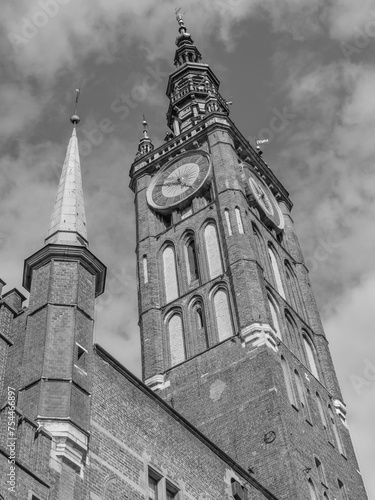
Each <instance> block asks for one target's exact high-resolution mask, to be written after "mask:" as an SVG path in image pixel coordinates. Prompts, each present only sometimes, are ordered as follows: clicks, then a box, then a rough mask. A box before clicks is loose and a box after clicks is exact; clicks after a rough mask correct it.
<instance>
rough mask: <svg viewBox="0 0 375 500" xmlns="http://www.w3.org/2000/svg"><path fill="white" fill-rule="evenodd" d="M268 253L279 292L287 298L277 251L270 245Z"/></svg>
mask: <svg viewBox="0 0 375 500" xmlns="http://www.w3.org/2000/svg"><path fill="white" fill-rule="evenodd" d="M268 255H269V258H270V262H271V267H272V271H273V276H274V278H275V282H276V289H277V291H278V292H279V294H280V295H281V296H282V298H283V299H285V292H284V288H283V282H282V280H281V274H280V270H279V266H278V264H277V258H276V255H275V251H274V249H273V248H272V247H271V245H268Z"/></svg>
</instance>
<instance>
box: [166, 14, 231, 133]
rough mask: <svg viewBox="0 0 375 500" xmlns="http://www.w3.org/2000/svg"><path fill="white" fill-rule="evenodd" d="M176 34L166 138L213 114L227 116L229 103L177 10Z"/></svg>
mask: <svg viewBox="0 0 375 500" xmlns="http://www.w3.org/2000/svg"><path fill="white" fill-rule="evenodd" d="M176 19H177V22H178V24H179V28H178V31H179V36H178V37H177V39H176V45H177V50H176V55H175V59H174V64H175V66H177V69H175V71H174V72H173V73H172V74H171V75H170V77H169V81H168V87H167V96H168V97H169V99H170V104H169V109H168V112H167V124H168V127H169V128H170V129H171V130H172V131H173V136H171V134H172V133H169V134H168V135H167V136H166V140H169V139H170V138H171V137H175V136H178V135H179V134H181V133H183V132H185V131H186V130H188V129H189V128H191V127H194V126H195V125H196V124H197V123H199V122H200V121H201V120H204V119H205V118H206V117H207V116H208V115H210V114H212V113H221V114H225V115H229V106H228V103H227V101H226V100H225V99H223V97H222V96H221V95H220V93H219V86H220V82H219V80H218V79H217V77H216V76H215V74H214V73H213V71H212V70H211V69H210V67H209V65H208V64H205V63H202V62H201V59H202V56H201V54H200V52H199V50H198V49H197V47H196V46H195V45H194V40H193V39H192V37H191V35H190V33H188V32H187V28H186V26H185V23H184V16H183V14H180V13H179V11H177V12H176Z"/></svg>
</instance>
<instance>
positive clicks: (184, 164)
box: [147, 151, 211, 212]
mask: <svg viewBox="0 0 375 500" xmlns="http://www.w3.org/2000/svg"><path fill="white" fill-rule="evenodd" d="M210 174H211V162H210V158H209V156H208V154H207V153H206V152H204V151H194V153H192V152H190V151H189V152H187V153H183V154H182V155H180V156H179V157H178V158H177V159H174V160H172V161H171V162H169V163H167V164H166V165H165V166H164V167H163V168H162V169H161V170H160V171H159V172H158V173H157V174H156V175H155V177H154V178H153V180H152V181H151V184H150V186H149V188H148V190H147V201H148V204H149V205H150V206H151V207H152V208H153V209H154V210H157V211H159V212H168V211H169V212H170V211H171V210H173V209H174V208H182V206H183V205H186V204H187V202H188V201H189V200H190V199H191V198H192V197H193V196H195V195H196V194H197V192H198V191H200V190H201V189H203V188H204V187H205V186H206V185H207V184H208V182H209V179H210Z"/></svg>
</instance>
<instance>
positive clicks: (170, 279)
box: [163, 246, 178, 302]
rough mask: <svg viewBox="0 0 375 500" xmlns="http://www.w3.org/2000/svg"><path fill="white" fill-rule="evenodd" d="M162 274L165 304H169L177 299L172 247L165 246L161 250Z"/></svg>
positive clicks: (174, 258) (174, 259)
mask: <svg viewBox="0 0 375 500" xmlns="http://www.w3.org/2000/svg"><path fill="white" fill-rule="evenodd" d="M163 274H164V287H165V299H166V302H171V301H172V300H174V299H177V297H178V282H177V272H176V257H175V253H174V248H173V247H172V246H167V247H166V248H165V249H164V250H163Z"/></svg>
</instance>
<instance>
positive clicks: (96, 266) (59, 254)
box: [22, 244, 107, 297]
mask: <svg viewBox="0 0 375 500" xmlns="http://www.w3.org/2000/svg"><path fill="white" fill-rule="evenodd" d="M52 259H57V260H63V261H70V262H72V261H79V262H80V263H81V264H82V265H83V267H84V268H86V269H87V270H88V271H89V272H90V273H91V274H93V275H95V276H96V287H95V297H98V296H99V295H101V294H102V293H103V292H104V286H105V278H106V273H107V268H106V267H105V265H104V264H103V263H102V262H100V260H98V259H97V258H96V257H95V255H94V254H92V253H91V252H90V251H89V250H88V249H87V248H86V247H80V246H73V245H52V244H49V245H46V246H45V247H43V248H42V249H41V250H39V251H38V252H36V253H34V254H33V255H32V256H31V257H29V258H28V259H26V260H25V265H24V269H23V282H22V285H23V287H24V288H26V290H27V291H30V288H31V278H32V272H33V270H34V269H38V268H39V267H42V266H43V265H45V264H47V263H48V262H50V261H51V260H52Z"/></svg>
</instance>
